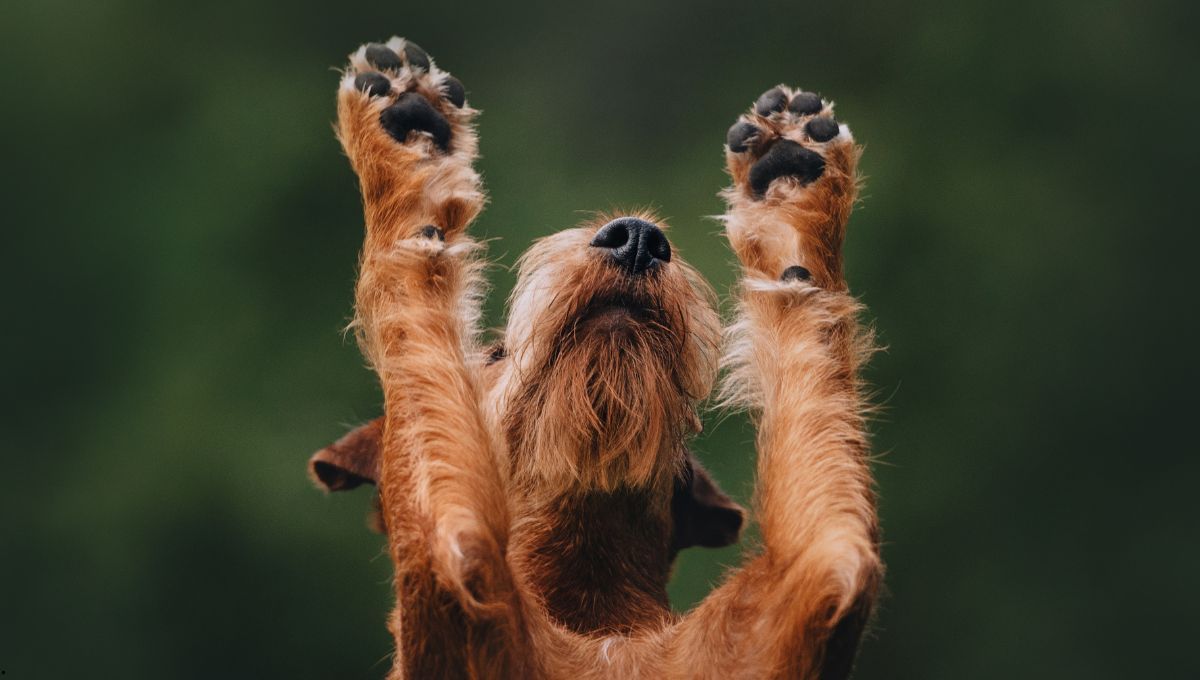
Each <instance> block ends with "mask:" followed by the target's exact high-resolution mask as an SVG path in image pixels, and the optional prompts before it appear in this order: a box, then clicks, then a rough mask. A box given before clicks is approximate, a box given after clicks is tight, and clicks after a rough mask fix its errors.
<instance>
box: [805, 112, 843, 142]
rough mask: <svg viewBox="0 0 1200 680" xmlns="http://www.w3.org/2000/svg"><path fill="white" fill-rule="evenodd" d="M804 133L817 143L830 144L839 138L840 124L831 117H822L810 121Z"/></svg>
mask: <svg viewBox="0 0 1200 680" xmlns="http://www.w3.org/2000/svg"><path fill="white" fill-rule="evenodd" d="M804 131H805V132H806V133H808V136H809V138H811V139H812V140H813V141H815V142H828V141H829V140H831V139H833V138H834V137H837V136H838V124H837V121H835V120H834V119H833V118H832V117H830V116H820V117H818V118H813V119H812V120H810V121H808V124H807V125H805V126H804Z"/></svg>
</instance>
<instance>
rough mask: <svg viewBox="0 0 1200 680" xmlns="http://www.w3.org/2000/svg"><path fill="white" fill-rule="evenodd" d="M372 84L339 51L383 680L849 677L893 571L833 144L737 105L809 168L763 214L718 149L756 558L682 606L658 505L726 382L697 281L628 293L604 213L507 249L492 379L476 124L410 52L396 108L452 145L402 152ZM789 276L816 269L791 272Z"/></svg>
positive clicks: (729, 394) (663, 280)
mask: <svg viewBox="0 0 1200 680" xmlns="http://www.w3.org/2000/svg"><path fill="white" fill-rule="evenodd" d="M389 44H390V45H391V46H392V47H393V48H395V49H397V51H398V52H401V53H402V52H403V47H404V42H403V41H402V40H400V39H393V41H392V42H391V43H389ZM368 69H369V66H368V65H367V63H366V61H365V58H364V52H363V51H362V50H360V51H359V52H357V53H355V54H354V55H352V56H351V69H350V70H349V73H348V74H347V75H346V77H345V78H344V80H343V83H342V87H341V89H340V90H339V93H338V136H339V139H340V140H341V142H342V144H343V146H344V148H345V150H346V153H347V155H348V156H349V158H350V162H351V164H352V166H353V167H354V170H355V171H356V172H357V174H358V176H359V179H360V182H361V186H362V193H363V206H364V213H365V217H366V237H365V241H364V246H363V252H362V258H361V265H360V267H361V268H360V274H359V280H358V286H357V289H356V301H357V305H356V308H357V318H356V321H355V325H356V327H357V330H358V333H359V337H360V341H361V344H362V346H363V349H364V351H365V353H366V354H367V356H368V357H369V358H370V360H371V362H372V365H373V366H374V368H375V370H376V371H377V373H378V375H379V380H380V383H381V385H382V387H383V394H384V400H385V415H384V421H383V431H382V436H381V439H380V441H381V447H382V451H381V454H380V455H381V459H382V460H381V463H380V465H379V490H380V495H381V501H382V519H383V523H384V526H385V528H386V533H387V538H388V544H389V551H390V555H391V558H392V561H393V563H394V565H395V590H396V608H395V611H394V613H393V616H392V621H391V630H392V633H393V635H394V636H395V639H396V654H395V659H394V667H393V671H392V677H395V678H400V677H410V678H432V677H462V676H467V677H489V678H516V677H530V678H601V677H604V678H612V677H626V678H632V677H646V678H659V677H679V678H682V677H713V678H729V677H735V678H762V677H799V678H817V677H844V676H845V674H846V673H848V670H849V666H848V664H849V659H850V658H852V656H853V650H854V648H855V646H856V643H857V636H858V634H859V633H860V632H861V629H862V626H863V625H864V624H865V620H866V618H867V617H868V616H869V613H870V609H871V604H872V603H873V600H874V596H875V592H876V589H877V588H878V584H879V580H880V576H881V571H882V570H881V563H880V560H879V554H878V537H877V533H878V531H877V525H876V520H875V509H874V500H873V494H872V491H871V479H870V474H869V469H868V464H867V450H868V447H867V441H866V436H865V434H864V428H863V415H862V414H863V408H864V407H863V397H862V394H861V386H860V382H859V378H858V369H859V366H860V364H861V362H862V360H863V359H864V357H865V351H866V348H867V347H869V342H868V341H867V340H866V339H865V336H864V334H863V333H862V332H860V330H859V328H858V325H857V322H856V317H857V314H858V312H859V310H860V308H859V305H858V304H857V303H856V302H855V300H854V299H853V298H851V297H850V296H849V295H848V294H847V292H846V285H845V280H844V278H843V275H842V262H841V244H842V239H843V235H844V229H845V223H846V220H847V218H848V217H849V213H850V210H851V207H852V205H853V202H854V197H855V189H856V179H855V177H856V175H855V163H856V160H857V157H858V149H857V147H856V146H855V145H854V143H853V140H852V139H850V137H849V133H848V131H846V130H843V133H842V134H841V135H839V136H838V137H836V138H834V139H833V140H831V141H829V142H826V143H814V142H811V141H808V140H805V139H804V138H803V136H802V135H801V134H799V133H798V132H797V130H798V126H799V124H800V123H802V122H803V121H795V120H787V121H784V120H775V119H766V118H763V117H761V116H756V115H755V114H750V117H752V118H754V119H755V120H756V122H757V123H758V124H760V125H761V126H762V127H763V128H764V129H766V130H767V131H768V132H767V133H765V134H768V135H775V136H783V137H788V138H793V139H795V140H796V141H799V142H801V143H803V144H805V145H806V146H808V147H810V148H813V149H815V150H818V151H819V152H820V153H822V155H823V156H824V157H825V159H826V171H825V174H824V176H822V177H821V179H819V180H817V181H816V182H814V183H812V184H810V185H808V186H800V185H799V184H798V183H796V182H795V181H794V180H792V179H782V180H779V181H776V182H775V183H774V184H772V185H771V187H770V189H769V191H768V192H767V193H766V195H765V197H762V198H761V199H757V198H756V197H754V196H752V195H751V194H750V192H749V191H748V190H747V188H746V182H747V172H748V167H749V164H750V162H751V161H752V158H749V157H747V154H735V153H732V152H729V154H728V159H727V160H728V165H729V170H730V174H731V176H732V177H733V182H734V186H733V188H731V189H730V190H728V191H727V192H726V194H725V196H726V199H727V200H728V202H729V206H730V207H729V212H728V214H727V216H726V217H725V220H726V225H727V233H728V235H729V238H730V242H731V244H732V246H733V249H734V251H735V253H736V254H737V256H738V258H739V259H740V260H741V262H742V265H743V284H742V286H741V292H740V293H739V315H738V320H737V321H736V322H735V323H734V324H733V326H732V327H731V328H732V329H731V331H728V332H727V333H728V334H729V336H730V337H729V342H728V347H727V353H726V354H727V355H726V357H725V359H724V361H725V364H726V365H727V366H728V367H729V369H730V382H728V383H727V384H726V388H725V392H724V394H725V397H726V400H727V401H728V402H729V403H737V404H741V405H743V406H745V407H747V408H749V409H751V410H752V412H753V413H754V414H755V417H756V421H757V424H758V432H759V434H758V450H759V457H758V492H757V497H756V503H755V507H756V514H757V517H758V520H759V522H760V524H761V528H762V547H761V550H759V551H758V553H757V554H756V555H754V556H752V557H750V558H749V559H748V560H747V562H746V563H745V564H744V565H743V566H742V567H741V568H740V569H739V570H737V571H736V572H734V573H732V574H731V575H730V576H729V577H728V578H727V579H726V581H725V583H724V584H723V585H721V586H720V587H719V588H718V589H717V590H715V591H714V592H713V593H712V594H711V595H709V597H708V598H707V599H705V600H704V602H703V603H701V604H700V605H699V606H698V607H697V608H696V609H694V610H693V611H691V612H690V613H688V614H686V615H684V616H677V615H675V614H673V613H671V611H670V609H669V606H668V602H667V598H666V590H665V586H666V582H667V578H668V576H669V570H670V563H671V560H672V559H673V557H674V550H673V549H670V545H671V543H672V540H673V539H672V531H673V529H672V517H671V513H672V508H671V504H672V500H671V499H672V495H671V494H672V485H673V483H674V480H677V479H679V474H680V471H681V470H682V469H683V468H684V467H685V466H686V465H687V462H686V461H687V458H686V452H685V450H684V443H685V439H686V438H687V436H688V435H690V434H691V433H693V432H695V431H696V430H698V427H699V420H698V418H697V416H696V413H695V408H696V405H697V403H698V402H700V401H701V400H703V399H704V398H706V397H707V396H708V394H709V392H710V391H711V389H712V385H713V382H714V378H715V375H716V370H717V359H718V346H719V344H720V324H719V319H718V317H717V314H716V311H715V305H714V301H713V295H712V293H711V291H710V290H709V288H708V286H707V284H705V283H704V281H703V279H702V278H701V277H700V276H699V274H697V273H696V272H695V271H694V270H692V269H691V268H690V267H688V266H687V265H686V264H685V263H683V262H682V261H681V260H680V259H679V258H678V257H675V258H673V259H672V261H670V262H669V263H662V266H661V267H659V268H658V270H656V271H654V272H652V275H648V276H644V277H639V278H635V277H628V276H625V275H624V274H622V273H621V272H619V271H617V270H616V269H614V268H613V267H611V266H609V263H608V262H607V261H606V260H605V258H604V257H603V254H602V253H601V252H599V251H598V250H597V249H595V248H591V247H589V242H590V240H591V238H592V237H593V235H594V234H595V232H596V231H597V229H598V228H599V227H600V226H601V225H602V224H603V223H604V222H605V221H607V219H608V218H607V217H600V218H598V219H596V220H594V221H592V222H589V223H587V224H584V225H581V226H580V227H577V228H575V229H572V230H568V231H565V232H561V233H559V234H556V235H553V236H550V237H548V238H546V239H543V240H542V241H540V242H539V243H537V244H536V245H534V247H533V248H532V249H531V250H530V251H529V252H528V253H527V254H526V255H525V256H524V257H523V258H522V260H521V274H520V280H519V283H518V285H517V287H516V289H515V291H514V293H513V297H512V299H511V301H510V312H509V321H508V326H507V328H506V330H505V337H504V343H505V352H506V354H507V356H505V357H504V358H502V359H500V360H499V361H496V362H495V363H494V364H490V365H489V364H488V363H487V362H486V361H485V357H484V353H483V352H482V350H481V349H480V348H479V347H478V346H477V344H476V340H475V334H476V330H475V329H476V322H477V319H478V309H479V294H480V291H481V290H482V289H483V286H482V283H481V278H480V264H479V260H478V259H477V253H478V248H477V246H476V245H475V244H474V242H473V241H472V240H471V239H470V238H469V237H468V236H467V235H466V233H465V228H466V226H467V225H468V223H469V222H470V221H471V220H472V219H473V218H474V217H475V216H476V215H477V214H478V213H479V211H480V210H481V209H482V205H483V202H484V197H483V192H482V189H481V188H480V181H479V177H478V175H477V174H476V173H475V171H474V170H473V169H472V167H471V162H472V161H473V159H474V156H475V152H476V141H475V133H474V129H473V127H472V125H471V121H472V119H473V117H474V115H475V111H474V110H473V109H471V108H470V106H469V105H468V106H466V107H464V108H461V109H459V108H455V107H453V106H451V105H450V104H449V103H448V102H446V101H444V100H443V99H442V98H441V95H440V93H439V89H438V88H439V84H440V83H441V82H443V79H444V78H445V77H446V74H445V73H444V72H442V71H441V70H440V69H438V67H437V66H436V64H435V65H433V66H432V68H430V69H429V71H428V72H424V71H421V70H416V69H413V68H411V67H409V66H407V65H406V66H405V67H404V68H402V69H400V70H399V71H398V72H396V73H392V74H390V75H391V80H392V83H393V94H394V93H396V92H403V91H406V90H408V91H415V92H418V93H420V94H422V95H423V96H425V97H426V99H427V100H428V101H429V102H430V103H431V104H432V105H433V106H434V107H435V108H436V109H437V110H438V111H439V112H440V113H441V114H442V115H444V116H445V117H446V118H447V120H449V121H450V124H451V127H452V136H451V142H450V147H449V149H448V150H446V151H442V150H439V149H437V148H436V147H435V145H434V144H433V143H432V141H431V140H430V139H429V138H428V136H426V135H425V134H424V133H421V132H412V133H409V136H408V138H407V139H406V140H404V143H400V142H399V141H397V140H396V139H393V138H392V137H391V136H389V135H388V134H387V133H386V132H385V131H384V130H383V129H382V128H381V127H380V125H379V115H380V112H381V111H382V109H383V108H384V107H385V106H386V105H387V104H388V103H389V98H388V97H369V96H368V95H367V94H365V93H363V92H359V91H358V90H356V89H355V88H354V86H353V78H354V74H355V72H356V71H363V70H368ZM642 217H644V218H646V219H649V220H654V218H653V216H651V215H642ZM654 221H656V220H654ZM428 224H432V225H436V226H437V227H439V228H441V229H443V230H444V237H445V238H444V241H442V240H440V239H437V238H429V237H427V236H422V232H421V229H422V227H423V226H424V225H428ZM792 265H803V266H805V267H807V268H808V269H809V270H810V271H811V272H812V279H811V280H809V281H780V274H781V272H782V271H783V270H784V269H785V268H787V267H789V266H792ZM847 650H848V651H847Z"/></svg>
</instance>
